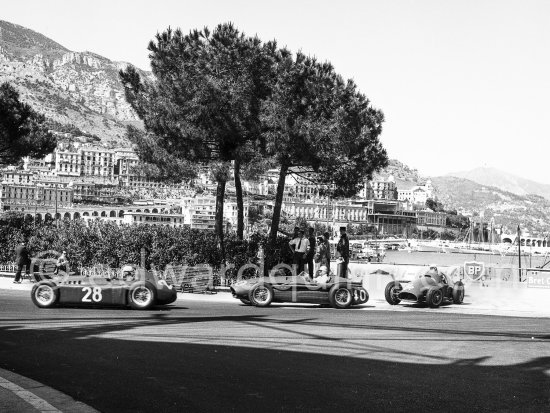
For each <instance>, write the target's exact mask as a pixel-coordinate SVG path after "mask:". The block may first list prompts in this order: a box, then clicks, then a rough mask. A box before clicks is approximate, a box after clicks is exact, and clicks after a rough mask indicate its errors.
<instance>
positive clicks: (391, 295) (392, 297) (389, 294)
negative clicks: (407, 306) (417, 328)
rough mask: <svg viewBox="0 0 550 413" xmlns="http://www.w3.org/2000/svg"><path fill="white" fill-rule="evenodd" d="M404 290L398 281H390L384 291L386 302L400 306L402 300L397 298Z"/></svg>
mask: <svg viewBox="0 0 550 413" xmlns="http://www.w3.org/2000/svg"><path fill="white" fill-rule="evenodd" d="M402 289H403V287H401V284H399V283H398V282H397V281H390V282H389V283H388V285H386V289H385V290H384V297H386V301H387V302H388V303H389V304H391V305H397V304H399V303H400V302H401V300H400V299H399V298H397V293H398V292H399V291H401V290H402Z"/></svg>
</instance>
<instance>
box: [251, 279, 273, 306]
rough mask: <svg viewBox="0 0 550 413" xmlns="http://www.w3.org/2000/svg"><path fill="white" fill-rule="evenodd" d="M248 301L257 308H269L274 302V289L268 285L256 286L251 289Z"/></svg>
mask: <svg viewBox="0 0 550 413" xmlns="http://www.w3.org/2000/svg"><path fill="white" fill-rule="evenodd" d="M248 300H249V301H250V304H252V305H254V306H256V307H267V306H268V305H269V304H271V302H272V301H273V288H271V286H270V285H268V284H263V283H261V284H256V285H255V286H254V287H252V288H251V289H250V292H249V293H248Z"/></svg>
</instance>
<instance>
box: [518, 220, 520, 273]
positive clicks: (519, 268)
mask: <svg viewBox="0 0 550 413" xmlns="http://www.w3.org/2000/svg"><path fill="white" fill-rule="evenodd" d="M518 262H519V265H518V272H519V274H518V275H519V282H521V230H520V229H519V225H518Z"/></svg>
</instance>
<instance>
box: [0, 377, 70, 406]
mask: <svg viewBox="0 0 550 413" xmlns="http://www.w3.org/2000/svg"><path fill="white" fill-rule="evenodd" d="M0 387H3V388H4V389H6V390H9V391H11V392H12V393H13V394H15V395H16V396H18V397H20V398H21V399H23V400H24V401H25V402H27V403H28V404H30V405H31V406H33V407H34V408H35V409H37V410H38V411H40V412H58V413H61V410H58V409H56V408H55V407H53V406H52V405H51V404H49V403H48V402H47V401H46V400H44V399H41V398H40V397H38V396H37V395H36V394H34V393H31V392H30V391H28V390H25V389H24V388H22V387H20V386H18V385H17V384H15V383H12V382H11V381H9V380H6V379H5V378H3V377H0Z"/></svg>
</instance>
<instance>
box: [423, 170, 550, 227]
mask: <svg viewBox="0 0 550 413" xmlns="http://www.w3.org/2000/svg"><path fill="white" fill-rule="evenodd" d="M431 180H432V184H433V186H434V188H435V191H436V196H437V198H438V200H439V201H441V202H442V203H443V205H444V206H445V208H446V209H447V210H450V209H456V210H458V211H459V212H462V213H464V214H466V215H470V214H472V213H476V214H480V213H483V215H484V217H485V219H487V220H488V219H491V218H492V217H494V219H495V224H496V225H497V226H503V229H504V231H505V232H514V231H515V229H516V227H517V225H518V224H519V225H520V226H521V228H522V229H523V230H525V231H527V232H529V233H531V234H539V235H543V234H547V233H548V231H549V230H550V201H548V200H547V199H545V198H543V197H541V196H538V195H524V196H522V195H516V194H514V193H512V192H506V191H503V190H501V189H499V188H496V187H492V186H488V185H480V184H478V183H476V182H473V181H470V180H468V179H463V178H457V177H452V176H442V177H434V178H431Z"/></svg>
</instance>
